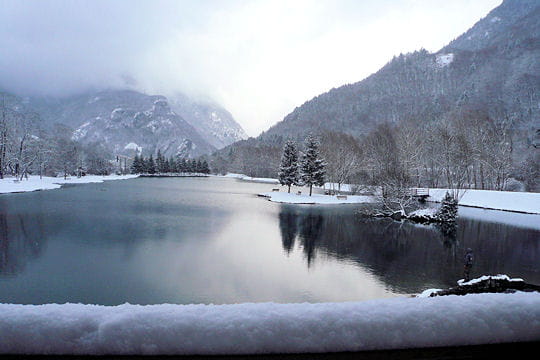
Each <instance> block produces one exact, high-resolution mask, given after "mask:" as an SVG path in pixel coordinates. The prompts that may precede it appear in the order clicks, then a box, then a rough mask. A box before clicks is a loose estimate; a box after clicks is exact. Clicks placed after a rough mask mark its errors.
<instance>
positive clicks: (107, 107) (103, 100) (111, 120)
mask: <svg viewBox="0 0 540 360" xmlns="http://www.w3.org/2000/svg"><path fill="white" fill-rule="evenodd" d="M178 99H181V101H179V100H178ZM26 102H27V103H28V105H29V106H30V107H32V108H33V109H34V110H35V111H36V112H37V113H39V114H40V116H41V118H42V120H43V122H44V124H45V125H46V126H47V127H51V126H52V125H53V124H54V123H61V124H64V125H66V126H69V127H71V128H72V129H73V139H74V140H76V141H79V142H81V143H83V144H89V143H93V142H99V143H102V144H104V145H105V146H106V147H107V148H108V149H110V150H111V151H112V152H113V153H114V154H119V155H132V154H133V152H134V150H137V151H142V153H143V154H144V155H145V156H148V155H150V154H155V153H156V152H157V150H158V149H159V150H161V152H162V153H163V154H164V155H165V156H175V155H178V154H180V155H182V156H190V157H194V156H200V155H203V154H207V153H210V152H212V151H214V150H216V149H217V148H219V147H223V146H225V145H228V144H230V143H232V142H234V141H236V140H239V139H241V138H242V137H243V136H245V134H244V132H243V130H242V128H241V127H240V125H238V124H237V123H236V122H235V121H234V119H233V118H232V116H231V115H230V114H229V113H228V112H227V111H226V110H225V109H223V108H221V107H219V106H218V105H210V104H208V105H203V104H199V103H196V102H193V101H191V100H190V99H189V98H188V97H186V96H184V95H181V97H176V98H175V102H174V110H173V109H172V108H171V105H170V103H169V100H168V99H167V98H166V97H164V96H161V95H146V94H142V93H139V92H136V91H131V90H107V91H100V92H93V93H87V94H83V95H77V96H72V97H69V98H62V99H58V98H28V99H27V100H26ZM187 119H189V121H187ZM212 124H215V125H214V126H212Z"/></svg>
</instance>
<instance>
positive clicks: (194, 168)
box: [131, 150, 210, 174]
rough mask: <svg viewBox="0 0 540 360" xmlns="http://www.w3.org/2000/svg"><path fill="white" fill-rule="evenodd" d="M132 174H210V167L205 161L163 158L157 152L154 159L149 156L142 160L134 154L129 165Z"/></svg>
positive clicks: (140, 156)
mask: <svg viewBox="0 0 540 360" xmlns="http://www.w3.org/2000/svg"><path fill="white" fill-rule="evenodd" d="M131 173H132V174H171V173H200V174H210V167H209V166H208V161H206V159H202V160H201V159H187V158H185V157H177V158H176V159H175V158H174V157H172V156H171V157H169V158H168V159H167V158H165V156H163V154H162V153H161V150H158V152H157V155H156V159H155V160H154V157H153V156H152V155H150V156H149V157H148V158H144V156H143V155H139V154H136V155H135V157H134V159H133V163H132V165H131Z"/></svg>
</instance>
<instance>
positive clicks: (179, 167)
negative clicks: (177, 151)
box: [176, 156, 186, 173]
mask: <svg viewBox="0 0 540 360" xmlns="http://www.w3.org/2000/svg"><path fill="white" fill-rule="evenodd" d="M176 171H178V172H181V173H182V172H185V171H186V163H185V161H184V158H183V157H180V156H177V158H176Z"/></svg>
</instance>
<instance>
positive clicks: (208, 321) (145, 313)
mask: <svg viewBox="0 0 540 360" xmlns="http://www.w3.org/2000/svg"><path fill="white" fill-rule="evenodd" d="M0 313H1V314H2V316H1V317H0V334H2V341H0V354H49V355H57V354H75V355H104V354H109V355H110V354H115V355H133V354H138V355H219V354H221V355H223V354H227V355H233V354H271V353H274V354H277V353H323V352H326V353H328V352H345V351H363V350H380V349H406V348H425V347H439V346H461V345H477V344H495V343H511V342H529V341H539V340H540V293H538V292H516V293H512V294H493V293H490V294H472V295H465V296H456V295H450V296H437V297H425V298H393V299H384V300H372V301H365V302H343V303H318V304H310V303H304V304H276V303H251V304H248V303H246V304H235V305H172V304H162V305H147V306H140V305H130V304H124V305H119V306H99V305H83V304H63V305H58V304H46V305H14V304H0Z"/></svg>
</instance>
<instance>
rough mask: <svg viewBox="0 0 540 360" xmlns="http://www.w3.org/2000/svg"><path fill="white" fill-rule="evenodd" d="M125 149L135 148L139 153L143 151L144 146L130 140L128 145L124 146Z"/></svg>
mask: <svg viewBox="0 0 540 360" xmlns="http://www.w3.org/2000/svg"><path fill="white" fill-rule="evenodd" d="M124 150H135V151H136V152H138V153H141V152H142V146H139V145H137V144H136V143H134V142H130V143H129V144H127V145H126V146H124Z"/></svg>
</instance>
